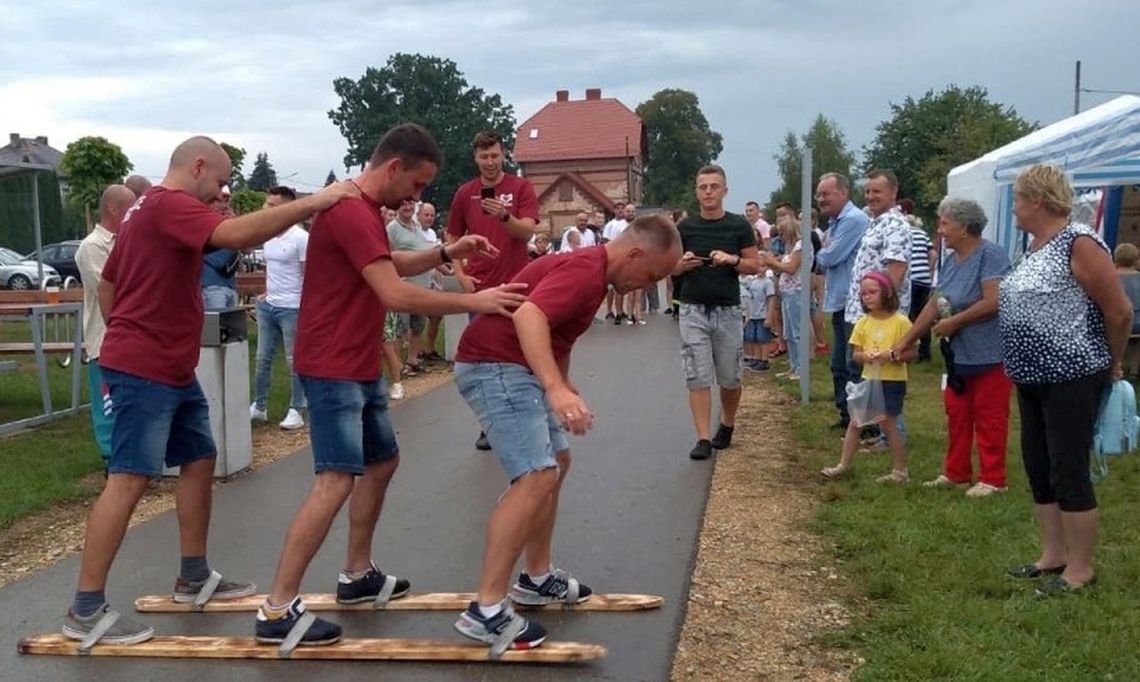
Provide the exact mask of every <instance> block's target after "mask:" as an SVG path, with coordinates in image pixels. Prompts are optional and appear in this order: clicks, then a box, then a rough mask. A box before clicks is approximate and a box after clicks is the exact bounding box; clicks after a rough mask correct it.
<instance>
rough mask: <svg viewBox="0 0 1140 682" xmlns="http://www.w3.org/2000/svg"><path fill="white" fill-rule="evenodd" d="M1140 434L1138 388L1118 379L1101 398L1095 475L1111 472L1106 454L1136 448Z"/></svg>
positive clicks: (1098, 477)
mask: <svg viewBox="0 0 1140 682" xmlns="http://www.w3.org/2000/svg"><path fill="white" fill-rule="evenodd" d="M1138 437H1140V417H1138V416H1136V390H1135V389H1134V388H1132V384H1130V383H1129V382H1127V381H1123V380H1121V381H1115V382H1113V384H1112V386H1110V387H1109V388H1108V390H1106V391H1105V393H1104V397H1103V398H1101V401H1100V411H1099V412H1098V413H1097V416H1096V424H1095V426H1094V431H1093V445H1092V454H1093V478H1094V479H1095V480H1098V481H1099V480H1103V479H1104V478H1105V477H1106V476H1107V475H1108V461H1107V460H1106V459H1105V457H1106V456H1117V455H1123V454H1127V453H1129V452H1132V451H1134V450H1135V449H1136V445H1137V439H1138Z"/></svg>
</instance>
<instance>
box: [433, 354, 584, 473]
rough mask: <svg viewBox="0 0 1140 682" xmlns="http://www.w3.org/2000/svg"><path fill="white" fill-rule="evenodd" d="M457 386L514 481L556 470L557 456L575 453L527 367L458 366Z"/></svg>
mask: <svg viewBox="0 0 1140 682" xmlns="http://www.w3.org/2000/svg"><path fill="white" fill-rule="evenodd" d="M455 385H456V387H457V388H458V389H459V394H460V395H462V396H463V399H464V400H466V401H467V404H468V405H470V406H471V410H472V411H473V412H474V413H475V417H476V418H477V419H478V420H479V425H480V426H482V427H483V431H484V432H485V433H486V434H487V440H488V441H490V443H491V447H492V448H494V449H495V454H496V455H498V457H499V463H500V464H502V466H503V469H505V470H506V472H507V476H509V477H510V479H511V481H512V482H513V481H514V480H515V479H517V478H518V477H519V476H522V475H523V474H527V473H530V472H532V471H541V470H542V469H550V468H552V467H557V466H558V462H557V460H555V459H554V455H555V453H558V452H563V451H565V450H569V449H570V442H569V440H567V438H566V433H565V432H564V431H563V430H562V426H561V425H560V424H559V423H558V417H556V416H555V415H554V412H553V411H551V409H550V406H549V405H548V404H547V402H546V393H545V392H544V391H543V390H542V386H541V385H539V383H538V379H537V378H536V377H535V376H534V375H533V374H531V372H530V370H528V369H527V368H526V367H523V366H522V365H516V364H513V363H508V362H504V363H498V362H477V363H465V362H457V363H455Z"/></svg>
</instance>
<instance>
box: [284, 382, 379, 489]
mask: <svg viewBox="0 0 1140 682" xmlns="http://www.w3.org/2000/svg"><path fill="white" fill-rule="evenodd" d="M300 379H301V385H302V386H304V387H305V398H306V399H307V400H308V401H309V441H310V442H311V443H312V445H313V469H314V471H316V473H318V474H319V473H321V472H322V471H340V472H343V473H346V474H353V475H356V476H359V475H360V474H363V473H364V467H365V466H367V465H369V464H375V463H377V462H384V461H387V460H390V459H392V458H393V457H396V456H397V455H399V454H400V447H399V445H397V444H396V430H395V429H393V428H392V420H391V419H389V417H388V387H387V386H386V385H385V384H384V380H383V379H377V380H375V381H343V380H339V379H317V378H315V377H307V376H304V375H300Z"/></svg>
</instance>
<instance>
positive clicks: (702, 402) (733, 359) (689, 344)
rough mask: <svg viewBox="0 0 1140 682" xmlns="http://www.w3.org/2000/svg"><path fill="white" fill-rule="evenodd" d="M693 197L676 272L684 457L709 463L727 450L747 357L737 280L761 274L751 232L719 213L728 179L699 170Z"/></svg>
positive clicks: (716, 170) (717, 170)
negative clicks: (686, 413) (717, 407)
mask: <svg viewBox="0 0 1140 682" xmlns="http://www.w3.org/2000/svg"><path fill="white" fill-rule="evenodd" d="M696 194H697V201H698V203H699V204H700V207H701V210H700V214H699V215H697V216H694V217H690V218H686V219H684V220H682V221H681V223H680V225H678V226H677V227H678V231H679V232H680V233H681V243H682V245H683V247H684V256H683V257H682V258H681V262H680V263H679V264H678V265H677V267H676V268H675V269H674V270H673V274H674V275H678V276H679V277H680V299H681V310H680V314H681V317H680V329H681V365H682V368H683V371H684V375H685V384H686V387H687V388H688V390H689V410H690V411H691V412H692V415H693V424H694V426H695V427H696V431H697V443H696V445H694V446H693V449H692V450H691V451H690V452H689V457H690V458H692V459H708V458H709V457H711V456H712V451H713V449H714V448H715V449H718V450H723V449H725V448H727V447H729V446H730V445H731V444H732V431H733V429H734V428H735V425H736V409H737V407H739V406H740V395H741V379H742V376H741V374H742V373H743V366H742V364H741V357H742V355H743V353H744V319H743V313H742V311H741V309H740V282H739V279H738V278H739V276H740V275H749V274H756V273H757V272H759V270H760V256H759V252H758V251H757V249H756V233H755V232H754V231H753V229H752V226H751V225H749V224H748V221H747V220H745V219H744V218H743V217H742V216H738V215H734V214H731V213H728V212H727V211H725V210H724V198H725V195H727V194H728V181H727V179H726V176H725V173H724V169H723V168H721V167H720V166H712V165H710V166H705V167H703V168H701V169H700V170H699V171H697V177H696ZM714 383H715V384H717V385H718V386H719V387H720V404H721V420H720V426H719V427H718V428H717V430H716V435H715V436H713V437H712V438H711V439H710V438H709V432H710V431H711V427H712V425H711V424H710V423H709V422H710V420H711V419H712V386H713V384H714Z"/></svg>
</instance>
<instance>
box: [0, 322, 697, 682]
mask: <svg viewBox="0 0 1140 682" xmlns="http://www.w3.org/2000/svg"><path fill="white" fill-rule="evenodd" d="M677 347H678V340H677V333H676V328H675V324H674V323H673V322H672V320H671V319H670V318H668V317H666V316H662V315H657V316H653V317H652V318H651V320H650V324H648V325H646V326H640V327H629V326H623V327H615V326H613V325H611V324H605V325H596V326H595V327H593V328H592V329H591V330H590V332H588V333H587V334H586V335H585V336H583V337H582V339H581V340H580V341H579V343H578V345H577V347H576V348H575V351H574V357H573V369H572V378H573V379H574V381H575V383H576V384H577V385H578V387H579V389H580V390H581V391H582V394H583V396H584V397H585V399H586V401H587V404H588V405H589V406H590V407H591V409H592V410H593V412H594V414H595V415H596V422H595V427H594V429H593V431H592V432H591V433H590V434H589V435H587V436H585V437H583V438H573V439H572V441H571V449H572V452H573V453H574V464H573V469H572V470H571V473H570V476H569V478H568V479H567V482H566V486H565V489H564V491H563V495H562V504H561V510H560V515H559V521H558V527H557V530H556V534H555V543H554V548H555V562H556V564H557V565H559V566H560V567H562V568H565V569H567V570H569V571H571V572H572V573H573V574H575V575H576V576H578V577H579V578H580V579H581V580H582V581H583V582H585V583H586V584H588V585H590V586H591V587H592V588H593V589H594V590H595V591H598V592H636V593H647V594H659V595H663V596H664V597H665V607H664V608H662V609H660V610H656V611H645V612H634V613H585V612H575V613H561V612H550V613H543V614H541V615H540V616H539V620H540V621H541V622H542V623H543V624H544V625H545V626H546V627H547V629H548V630H549V631H550V636H551V639H552V640H554V639H558V640H573V641H581V642H595V643H600V644H604V645H605V646H607V647H608V648H609V656H608V657H607V658H605V659H603V660H601V661H598V662H592V663H588V664H574V665H563V666H559V665H542V666H535V665H526V666H517V665H493V664H466V663H454V664H452V663H412V662H398V663H388V662H359V663H356V662H341V661H305V662H300V661H261V660H257V661H254V660H239V661H211V660H187V659H127V658H78V657H52V656H21V655H19V654H17V653H16V642H17V641H18V640H19V638H20V637H21V636H24V635H28V634H31V633H38V632H54V631H57V630H58V628H59V625H60V623H61V618H62V616H63V614H64V613H65V611H66V609H67V606H68V604H69V601H70V598H71V595H72V593H73V590H74V589H75V580H76V576H77V571H78V563H79V562H78V557H71V558H69V559H67V560H65V561H62V562H60V563H59V564H57V565H55V566H53V567H51V568H48V569H45V570H43V571H40V572H39V573H36V574H35V575H32V576H30V577H28V578H26V579H24V580H22V581H20V582H17V583H14V584H12V585H9V586H7V587H5V588H4V589H2V590H0V679H4V680H27V681H30V680H53V681H55V680H80V679H99V678H102V679H106V680H115V682H128V681H134V680H139V681H142V680H147V681H150V680H162V681H163V682H182V681H184V680H185V681H187V682H191V681H192V682H201V681H203V680H221V679H226V680H274V681H275V682H286V681H289V680H305V681H308V680H311V679H314V678H317V677H318V676H320V677H323V678H325V679H333V678H335V679H339V680H374V679H376V677H377V676H382V677H383V679H385V680H481V679H496V680H664V679H667V678H668V675H669V670H670V668H671V665H672V660H673V654H674V650H675V647H676V642H677V637H678V633H679V631H680V627H681V623H682V621H683V619H684V603H685V600H686V598H687V594H688V586H689V578H690V574H691V570H692V562H693V558H694V556H695V553H696V542H697V535H698V532H699V529H700V523H701V518H702V516H703V513H704V508H705V501H706V498H707V495H708V485H709V480H710V476H711V472H712V468H711V461H707V462H692V461H690V460H689V458H688V456H687V454H688V451H689V448H690V447H691V446H692V438H693V436H692V425H691V421H690V418H689V415H688V409H687V404H686V400H685V392H684V385H683V382H682V380H681V378H680V371H679V363H678V360H677V357H678V354H677ZM392 415H393V420H394V423H395V425H396V428H397V431H398V433H399V441H400V446H401V455H402V458H403V459H402V463H401V466H400V469H399V471H398V473H397V474H396V478H395V480H394V481H393V484H392V488H391V490H390V491H389V496H388V500H387V503H386V505H385V509H384V514H383V516H382V517H381V519H380V525H379V528H378V530H377V533H378V538H377V543H376V545H375V546H376V556H375V558H376V560H377V562H378V563H379V564H380V566H381V567H382V568H383V569H384V570H386V571H390V572H393V573H396V574H397V575H401V576H407V577H408V578H410V579H411V581H412V589H413V590H414V591H417V592H419V591H432V592H435V591H438V592H445V591H446V592H451V591H474V589H475V586H476V582H477V578H478V576H477V571H478V566H479V561H480V559H481V556H482V543H483V524H484V521H485V519H486V517H487V513H488V511H489V510H490V509H491V507H492V506H493V505H494V503H495V501H496V499H497V498H498V496H499V495H500V494H501V493H502V492H503V490H504V488H505V485H506V480H505V476H504V474H503V473H502V471H501V469H500V468H499V466H498V462H497V461H496V460H495V457H494V455H493V454H488V453H482V452H479V451H477V450H475V448H474V447H473V443H474V439H475V436H476V434H477V430H478V429H477V426H476V422H475V419H474V417H472V415H471V413H470V411H469V410H468V408H467V406H466V404H465V403H464V402H463V400H462V399H461V398H460V397H459V395H458V393H457V392H456V390H455V388H454V386H453V385H452V384H450V383H449V384H446V385H444V386H442V387H440V388H439V389H436V390H435V391H432V392H431V393H429V394H427V395H425V396H422V397H420V398H417V399H414V400H410V401H408V402H407V403H405V404H400V405H397V406H396V407H394V408H393V412H392ZM311 481H312V460H311V458H310V456H309V455H308V452H307V451H303V452H300V453H298V454H296V455H295V456H292V457H288V458H286V459H284V460H282V461H279V462H277V463H275V464H273V465H271V466H268V467H266V468H264V469H261V470H259V471H257V472H256V473H254V474H252V475H249V476H245V477H243V478H240V479H238V480H236V481H233V482H231V483H228V484H226V485H222V486H220V487H219V488H218V489H217V491H216V493H215V498H214V516H213V525H212V530H211V543H210V548H211V549H210V561H211V564H212V566H213V567H214V568H216V569H218V570H220V571H222V572H223V573H225V574H227V575H232V576H234V577H239V578H246V579H253V580H255V581H257V583H258V584H259V586H260V587H261V589H264V588H265V587H266V586H267V585H268V583H269V582H270V579H271V577H272V571H273V568H274V566H275V563H276V561H277V555H278V552H279V550H280V546H281V540H282V537H283V536H284V533H285V529H286V527H287V525H288V524H289V521H290V520H291V519H292V517H293V514H294V512H295V510H296V509H297V506H298V505H299V503H300V501H301V499H302V496H303V495H304V494H305V493H306V492H307V491H308V489H309V486H310V484H311ZM346 538H347V527H346V519H345V514H344V513H342V514H341V516H340V517H339V518H338V519H337V521H336V523H335V524H334V526H333V529H332V532H331V534H330V536H329V538H328V540H327V541H326V542H325V544H324V547H323V548H322V549H321V551H320V553H319V554H318V555H317V557H316V559H315V560H314V562H313V565H312V567H311V568H310V570H309V573H308V575H307V576H306V579H305V581H304V584H303V586H302V589H303V590H304V591H309V592H329V591H332V590H333V589H334V588H335V584H336V575H337V571H338V570H339V568H340V566H341V563H342V561H343V556H344V546H345V541H346ZM177 553H178V544H177V524H176V520H175V518H174V515H173V513H167V514H164V515H162V516H161V517H159V518H157V519H155V520H153V521H150V522H148V523H145V524H142V525H140V526H138V527H137V528H134V529H132V530H131V531H130V533H128V535H127V538H126V541H125V542H124V544H123V548H122V551H121V552H120V554H119V556H118V559H117V561H116V563H115V565H114V567H113V569H112V572H111V580H110V584H109V586H108V597H109V599H110V601H111V603H112V605H113V606H115V607H116V608H118V609H120V610H122V611H125V612H126V611H128V610H130V609H131V603H132V600H133V599H134V597H136V596H139V595H143V594H158V593H163V592H166V591H168V590H169V589H170V588H171V586H172V583H173V576H174V574H175V572H176V571H177V568H178V556H177ZM456 615H457V614H456V613H452V612H384V613H342V614H335V618H336V619H337V620H338V621H339V622H340V623H341V624H343V625H344V628H345V634H346V636H350V637H431V638H445V639H454V640H462V638H461V637H460V636H459V635H458V634H457V633H455V632H454V631H453V630H452V628H451V624H452V622H453V621H454V620H455V617H456ZM139 617H142V618H145V620H146V622H148V623H150V624H151V625H153V626H154V628H155V630H156V631H157V632H158V633H159V634H185V635H244V636H248V635H252V631H253V614H252V613H251V614H180V615H176V614H170V615H167V614H153V615H151V614H147V615H141V616H139Z"/></svg>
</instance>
